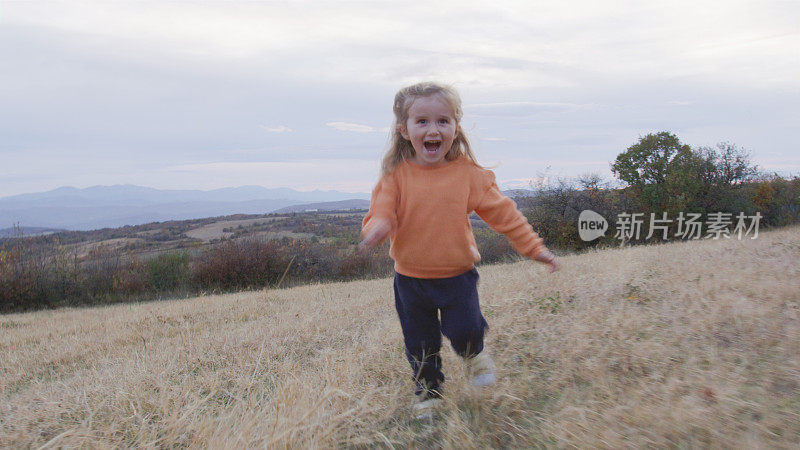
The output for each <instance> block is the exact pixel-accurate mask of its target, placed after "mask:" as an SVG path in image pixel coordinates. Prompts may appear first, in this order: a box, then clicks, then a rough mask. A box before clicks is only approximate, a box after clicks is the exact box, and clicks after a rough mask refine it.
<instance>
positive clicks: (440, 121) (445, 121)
mask: <svg viewBox="0 0 800 450" xmlns="http://www.w3.org/2000/svg"><path fill="white" fill-rule="evenodd" d="M439 123H441V124H442V125H445V124H448V123H450V121H449V120H447V119H441V120H439Z"/></svg>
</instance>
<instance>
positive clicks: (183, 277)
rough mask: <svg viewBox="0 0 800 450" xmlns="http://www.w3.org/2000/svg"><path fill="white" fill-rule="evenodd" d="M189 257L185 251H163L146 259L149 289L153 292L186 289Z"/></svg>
mask: <svg viewBox="0 0 800 450" xmlns="http://www.w3.org/2000/svg"><path fill="white" fill-rule="evenodd" d="M189 262H190V258H189V255H188V254H187V253H186V252H181V253H165V254H161V255H158V256H157V257H155V258H153V259H151V260H149V261H147V263H146V266H147V274H148V280H149V285H150V289H151V290H153V291H155V292H171V291H176V290H183V289H186V288H187V287H188V285H189V281H190V280H189V279H190V276H191V272H190V271H189Z"/></svg>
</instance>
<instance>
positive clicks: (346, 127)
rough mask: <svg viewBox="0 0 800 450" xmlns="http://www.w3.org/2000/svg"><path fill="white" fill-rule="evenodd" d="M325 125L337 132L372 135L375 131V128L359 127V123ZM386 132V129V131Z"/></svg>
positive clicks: (331, 123) (329, 123)
mask: <svg viewBox="0 0 800 450" xmlns="http://www.w3.org/2000/svg"><path fill="white" fill-rule="evenodd" d="M325 125H327V126H329V127H331V128H334V129H336V130H339V131H351V132H353V133H374V132H376V131H380V130H376V129H375V128H372V127H371V126H369V125H361V124H359V123H349V122H328V123H326V124H325ZM387 131H388V129H387Z"/></svg>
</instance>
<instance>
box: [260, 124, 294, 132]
mask: <svg viewBox="0 0 800 450" xmlns="http://www.w3.org/2000/svg"><path fill="white" fill-rule="evenodd" d="M259 126H260V127H261V128H262V129H264V130H267V131H269V132H270V133H291V132H292V131H294V130H293V129H291V128H289V127H287V126H285V125H278V126H277V127H272V128H271V127H268V126H266V125H259Z"/></svg>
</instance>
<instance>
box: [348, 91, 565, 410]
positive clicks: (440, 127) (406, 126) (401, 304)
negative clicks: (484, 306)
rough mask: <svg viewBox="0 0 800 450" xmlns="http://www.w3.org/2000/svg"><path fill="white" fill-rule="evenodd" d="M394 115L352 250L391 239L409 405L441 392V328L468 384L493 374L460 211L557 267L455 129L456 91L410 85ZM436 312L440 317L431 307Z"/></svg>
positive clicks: (473, 251) (473, 258)
mask: <svg viewBox="0 0 800 450" xmlns="http://www.w3.org/2000/svg"><path fill="white" fill-rule="evenodd" d="M393 109H394V116H395V123H394V127H393V133H392V138H391V142H390V146H389V149H388V151H387V152H386V155H385V156H384V158H383V165H382V177H381V179H380V181H379V182H378V184H377V185H376V186H375V189H374V190H373V191H372V200H371V202H370V208H369V212H368V213H367V215H366V217H364V222H363V225H362V232H361V237H362V239H363V240H362V241H361V243H360V244H359V249H360V250H363V249H364V248H366V247H373V246H376V245H379V244H381V243H382V242H383V241H385V240H386V238H387V237H390V238H391V248H390V250H389V254H390V256H391V257H392V259H393V260H394V262H395V279H394V293H395V307H396V308H397V314H398V316H399V317H400V325H401V328H402V329H403V337H404V341H405V347H406V356H407V358H408V361H409V363H410V364H411V369H412V371H413V377H414V381H415V383H416V391H415V392H416V394H417V395H418V399H419V401H418V403H417V405H415V409H416V410H417V411H418V412H421V411H424V410H429V409H430V408H432V407H433V406H434V405H435V403H437V402H438V401H439V400H438V399H439V398H440V396H441V393H440V392H441V384H442V382H444V375H443V374H442V371H441V367H442V361H441V358H440V357H439V349H440V348H441V344H442V334H444V335H445V336H447V338H448V339H449V340H450V344H451V345H452V346H453V349H454V350H455V351H456V353H457V354H458V355H460V356H461V357H463V358H464V359H465V360H466V363H467V367H468V370H469V373H470V376H471V377H472V378H471V381H472V384H474V385H476V386H488V385H491V384H493V383H494V382H495V378H496V375H495V365H494V363H493V362H492V358H491V357H490V356H489V355H488V353H487V352H486V351H485V350H484V348H483V335H484V330H485V328H487V326H488V325H487V323H486V320H485V319H484V318H483V315H482V314H481V310H480V307H479V305H478V291H477V283H478V272H477V271H476V270H475V266H474V264H475V262H477V261H479V260H480V254H479V253H478V249H477V246H476V245H475V237H474V236H473V234H472V227H471V226H470V222H469V214H470V213H471V212H472V211H475V212H476V213H477V214H478V215H479V216H480V217H481V218H482V219H483V220H484V221H485V222H486V223H487V224H489V226H491V227H492V229H494V230H495V231H497V232H499V233H503V234H505V235H506V237H508V239H509V240H510V241H511V244H512V246H513V247H514V249H515V250H516V251H517V252H519V253H520V254H522V255H524V256H527V257H529V258H531V259H533V260H536V261H540V262H543V263H546V264H549V266H550V270H551V271H555V270H557V269H558V264H557V263H556V259H555V256H553V254H552V253H550V251H548V250H547V248H546V247H545V246H544V245H543V243H542V239H540V238H539V236H538V235H537V234H536V232H534V231H533V228H532V227H531V226H530V225H529V224H528V222H527V220H526V219H525V216H523V215H522V213H520V212H519V210H518V209H517V207H516V205H515V204H514V202H513V201H512V200H511V199H509V198H508V197H506V196H504V195H503V194H502V193H501V192H500V189H498V187H497V184H496V183H495V176H494V173H492V172H491V171H490V170H486V169H483V168H482V167H481V166H479V165H478V164H477V162H476V161H475V156H474V155H473V153H472V149H471V148H470V144H469V141H468V140H467V137H466V136H465V135H464V132H463V130H462V129H461V127H460V121H461V117H462V115H463V113H462V111H461V99H460V97H459V95H458V93H457V92H456V91H455V90H454V89H453V88H451V87H449V86H444V85H440V84H436V83H419V84H415V85H413V86H409V87H406V88H403V89H401V90H400V91H399V92H398V93H397V95H396V96H395V99H394V108H393ZM440 313H441V321H440V319H439V314H440Z"/></svg>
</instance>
